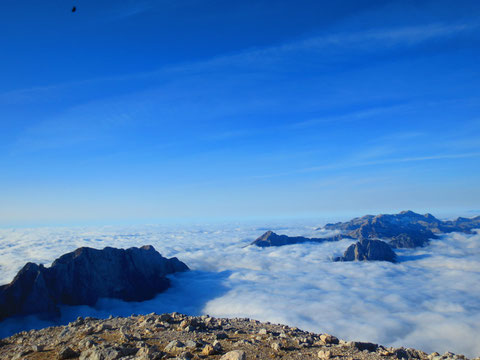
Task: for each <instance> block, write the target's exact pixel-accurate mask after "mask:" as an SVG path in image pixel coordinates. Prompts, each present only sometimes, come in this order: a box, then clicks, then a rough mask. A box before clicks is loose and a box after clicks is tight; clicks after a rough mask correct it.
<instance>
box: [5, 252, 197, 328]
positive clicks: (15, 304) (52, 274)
mask: <svg viewBox="0 0 480 360" xmlns="http://www.w3.org/2000/svg"><path fill="white" fill-rule="evenodd" d="M187 270H188V267H187V266H186V265H185V264H184V263H182V262H181V261H179V260H178V259H177V258H172V259H166V258H164V257H163V256H161V255H160V254H159V253H158V252H157V251H155V249H154V248H153V247H152V246H143V247H141V248H130V249H127V250H124V249H115V248H111V247H106V248H105V249H103V250H96V249H92V248H87V247H84V248H79V249H77V250H75V251H74V252H71V253H68V254H65V255H63V256H61V257H60V258H58V259H57V260H55V261H54V262H53V264H52V266H51V267H49V268H45V267H44V266H43V265H37V264H33V263H27V264H26V265H25V266H24V267H23V268H22V269H21V270H20V271H19V272H18V274H17V276H15V278H14V279H13V281H12V282H11V283H10V284H7V285H3V286H0V320H2V319H4V318H6V317H9V316H13V315H29V314H37V315H40V316H42V317H44V318H54V317H56V316H58V315H59V308H58V305H60V304H65V305H90V306H93V305H95V303H96V302H97V300H98V299H99V298H118V299H122V300H125V301H143V300H148V299H152V298H153V297H154V296H155V295H156V294H157V293H159V292H162V291H164V290H166V289H167V288H168V287H169V284H170V283H169V280H168V279H167V278H166V275H168V274H172V273H174V272H178V271H187Z"/></svg>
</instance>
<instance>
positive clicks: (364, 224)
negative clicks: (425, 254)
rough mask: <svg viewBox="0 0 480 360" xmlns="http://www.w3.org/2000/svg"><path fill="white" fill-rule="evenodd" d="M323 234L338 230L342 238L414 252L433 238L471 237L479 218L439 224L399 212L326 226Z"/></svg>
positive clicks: (438, 221)
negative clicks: (462, 234)
mask: <svg viewBox="0 0 480 360" xmlns="http://www.w3.org/2000/svg"><path fill="white" fill-rule="evenodd" d="M324 228H325V229H327V230H342V231H343V232H344V236H347V237H351V238H355V239H359V240H361V239H370V240H372V239H382V240H385V241H387V242H388V243H389V244H390V245H391V246H392V247H394V248H414V247H419V246H424V245H426V244H427V243H428V242H429V240H430V239H436V238H438V236H437V234H440V233H449V232H454V231H459V232H466V233H471V231H472V229H476V228H480V216H477V217H475V218H472V219H467V218H458V219H456V220H453V221H442V220H439V219H437V218H435V217H434V216H433V215H431V214H425V215H421V214H417V213H414V212H413V211H402V212H400V213H399V214H393V215H386V214H380V215H376V216H374V215H366V216H363V217H360V218H355V219H353V220H350V221H347V222H339V223H335V224H327V225H325V227H324Z"/></svg>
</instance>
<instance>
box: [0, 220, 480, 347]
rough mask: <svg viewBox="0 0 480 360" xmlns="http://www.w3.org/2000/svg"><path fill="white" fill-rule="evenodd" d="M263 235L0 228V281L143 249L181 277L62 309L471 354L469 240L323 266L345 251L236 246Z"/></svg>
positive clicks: (257, 231) (476, 277) (474, 305)
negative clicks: (184, 316) (82, 252)
mask: <svg viewBox="0 0 480 360" xmlns="http://www.w3.org/2000/svg"><path fill="white" fill-rule="evenodd" d="M316 225H318V224H315V223H308V222H298V221H297V222H289V223H288V224H285V223H283V224H275V223H271V224H268V226H267V227H268V228H273V229H275V228H278V229H279V230H278V232H281V233H286V234H292V235H293V234H295V235H306V236H318V235H319V232H318V231H315V230H314V228H315V226H316ZM264 231H265V229H264V225H262V227H260V225H258V224H253V223H252V224H245V223H242V224H227V225H225V224H223V225H218V224H213V225H202V226H201V225H189V226H166V225H165V226H149V227H135V228H120V227H116V228H113V227H102V228H56V229H46V228H44V229H15V230H13V229H4V230H0V266H1V267H0V283H6V282H8V281H10V280H11V279H12V278H13V276H14V275H15V273H16V272H17V271H18V269H19V268H20V267H21V266H22V265H23V264H24V263H25V262H26V261H34V262H40V263H44V264H49V263H51V262H52V261H53V260H54V259H55V258H56V257H58V256H59V255H61V254H63V253H65V252H68V251H71V250H73V249H75V248H77V247H79V246H91V247H96V248H103V247H104V246H117V247H129V246H139V245H143V244H152V245H154V246H155V248H156V249H157V250H158V251H160V252H161V253H162V255H164V256H169V257H170V256H177V257H179V258H180V259H181V260H182V261H184V262H186V263H187V264H188V265H189V266H190V267H191V268H192V270H193V271H192V272H190V273H188V274H180V275H177V276H174V277H172V284H173V286H172V288H171V289H169V290H168V291H167V292H165V293H163V294H160V295H159V296H158V297H156V298H155V299H153V300H151V301H147V302H143V303H124V302H121V301H117V300H102V301H101V302H100V303H99V304H97V307H96V308H88V307H73V308H71V307H69V308H64V309H63V319H62V321H68V320H70V319H72V318H74V317H76V316H77V315H78V314H82V315H93V316H98V317H107V316H108V315H110V314H113V315H129V314H131V313H148V312H153V311H155V312H157V313H161V312H164V311H179V312H184V313H188V314H202V313H208V314H210V315H213V316H219V317H220V316H230V317H235V316H241V317H251V318H256V319H259V320H263V321H271V322H278V323H286V324H289V325H292V326H298V327H300V328H303V329H305V330H310V331H315V332H329V333H333V334H335V335H337V336H339V337H341V338H344V339H347V340H365V341H373V342H378V343H381V344H384V345H392V346H406V347H415V348H419V349H422V350H424V351H427V352H431V351H438V352H444V351H447V350H449V351H453V352H456V353H463V354H466V355H467V356H478V355H479V354H480V344H479V343H478V341H477V340H478V337H479V335H480V303H479V302H478V299H479V298H480V287H479V286H478V284H479V283H480V256H479V255H480V234H478V233H477V234H474V235H465V234H451V235H448V236H444V237H442V238H441V239H439V240H434V241H432V243H431V245H429V246H428V247H426V248H422V249H418V250H401V251H399V252H398V253H399V258H400V260H401V262H400V263H399V264H390V263H382V262H376V263H333V262H331V257H332V256H335V255H339V254H340V253H341V252H343V251H344V249H345V248H346V247H347V246H348V245H349V244H350V242H349V241H347V240H344V241H341V242H338V243H328V244H303V245H292V246H285V247H280V248H266V249H260V248H256V247H251V246H247V245H248V244H249V242H251V241H252V240H253V239H255V238H256V237H257V236H259V235H261V234H262V233H263V232H264ZM46 325H49V323H46V322H39V321H38V320H37V319H35V318H33V317H31V318H28V319H15V320H10V321H6V322H3V323H2V324H1V325H0V336H5V335H7V334H8V333H10V332H12V331H19V330H21V329H23V328H30V327H32V326H46Z"/></svg>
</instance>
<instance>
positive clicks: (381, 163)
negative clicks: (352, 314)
mask: <svg viewBox="0 0 480 360" xmlns="http://www.w3.org/2000/svg"><path fill="white" fill-rule="evenodd" d="M73 5H76V6H77V12H75V13H72V12H71V11H70V10H71V7H72V6H73ZM479 13H480V2H478V1H439V0H435V1H421V2H419V1H335V2H323V1H258V0H257V1H230V2H228V1H211V0H202V1H200V0H186V1H162V0H157V1H115V2H114V1H102V2H101V3H100V4H99V3H98V2H97V1H91V0H80V1H78V2H68V1H65V0H62V1H60V0H53V1H47V2H39V1H36V0H35V1H33V0H32V1H18V0H2V1H1V2H0V46H1V52H2V56H0V67H1V69H2V71H1V81H0V169H1V170H0V199H1V201H0V225H6V226H10V225H12V226H16V225H28V224H71V223H117V222H123V223H129V222H155V221H160V220H164V219H173V218H175V219H178V218H204V217H212V218H214V217H215V218H219V217H229V218H245V217H270V216H272V217H277V216H295V217H298V216H321V215H325V214H328V215H334V214H362V213H364V212H374V213H375V212H382V211H397V210H401V209H407V208H408V209H413V210H417V211H430V212H432V213H434V214H435V213H446V212H450V213H455V212H459V213H460V212H461V213H468V212H469V211H472V210H473V212H474V211H478V210H479V209H480V190H479V186H478V184H479V183H480V135H479V134H480V65H479V64H480V56H479V55H480V36H479V35H480V20H479V17H478V14H479ZM473 212H472V214H473Z"/></svg>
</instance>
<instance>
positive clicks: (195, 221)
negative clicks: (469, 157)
mask: <svg viewBox="0 0 480 360" xmlns="http://www.w3.org/2000/svg"><path fill="white" fill-rule="evenodd" d="M406 210H411V211H414V212H416V213H418V214H426V213H430V214H432V215H433V216H435V217H436V218H438V219H440V220H453V219H455V218H457V217H467V218H468V217H470V218H471V217H476V216H479V215H480V210H473V209H463V210H458V209H457V210H443V211H427V210H426V209H420V210H418V209H414V210H412V209H396V210H381V211H378V210H377V211H364V212H359V211H349V212H332V213H328V212H326V213H319V214H297V215H278V216H255V215H252V216H223V217H222V216H206V217H199V216H197V217H195V216H191V217H165V218H157V219H153V218H152V219H116V220H110V221H108V220H104V219H101V220H97V221H95V220H78V221H68V222H62V221H46V222H45V221H37V222H13V223H6V222H2V220H1V219H0V229H1V228H3V229H8V228H18V229H21V228H42V227H47V228H64V227H74V228H75V227H90V226H100V227H101V226H106V227H108V226H127V227H128V226H155V225H181V224H186V225H201V224H231V223H258V224H259V225H261V224H269V223H271V222H273V223H281V222H282V221H287V222H292V221H298V222H314V223H316V224H317V225H318V226H322V225H324V224H326V223H327V222H337V221H347V220H350V219H353V218H355V217H361V216H364V215H379V214H396V213H399V212H401V211H406Z"/></svg>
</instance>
